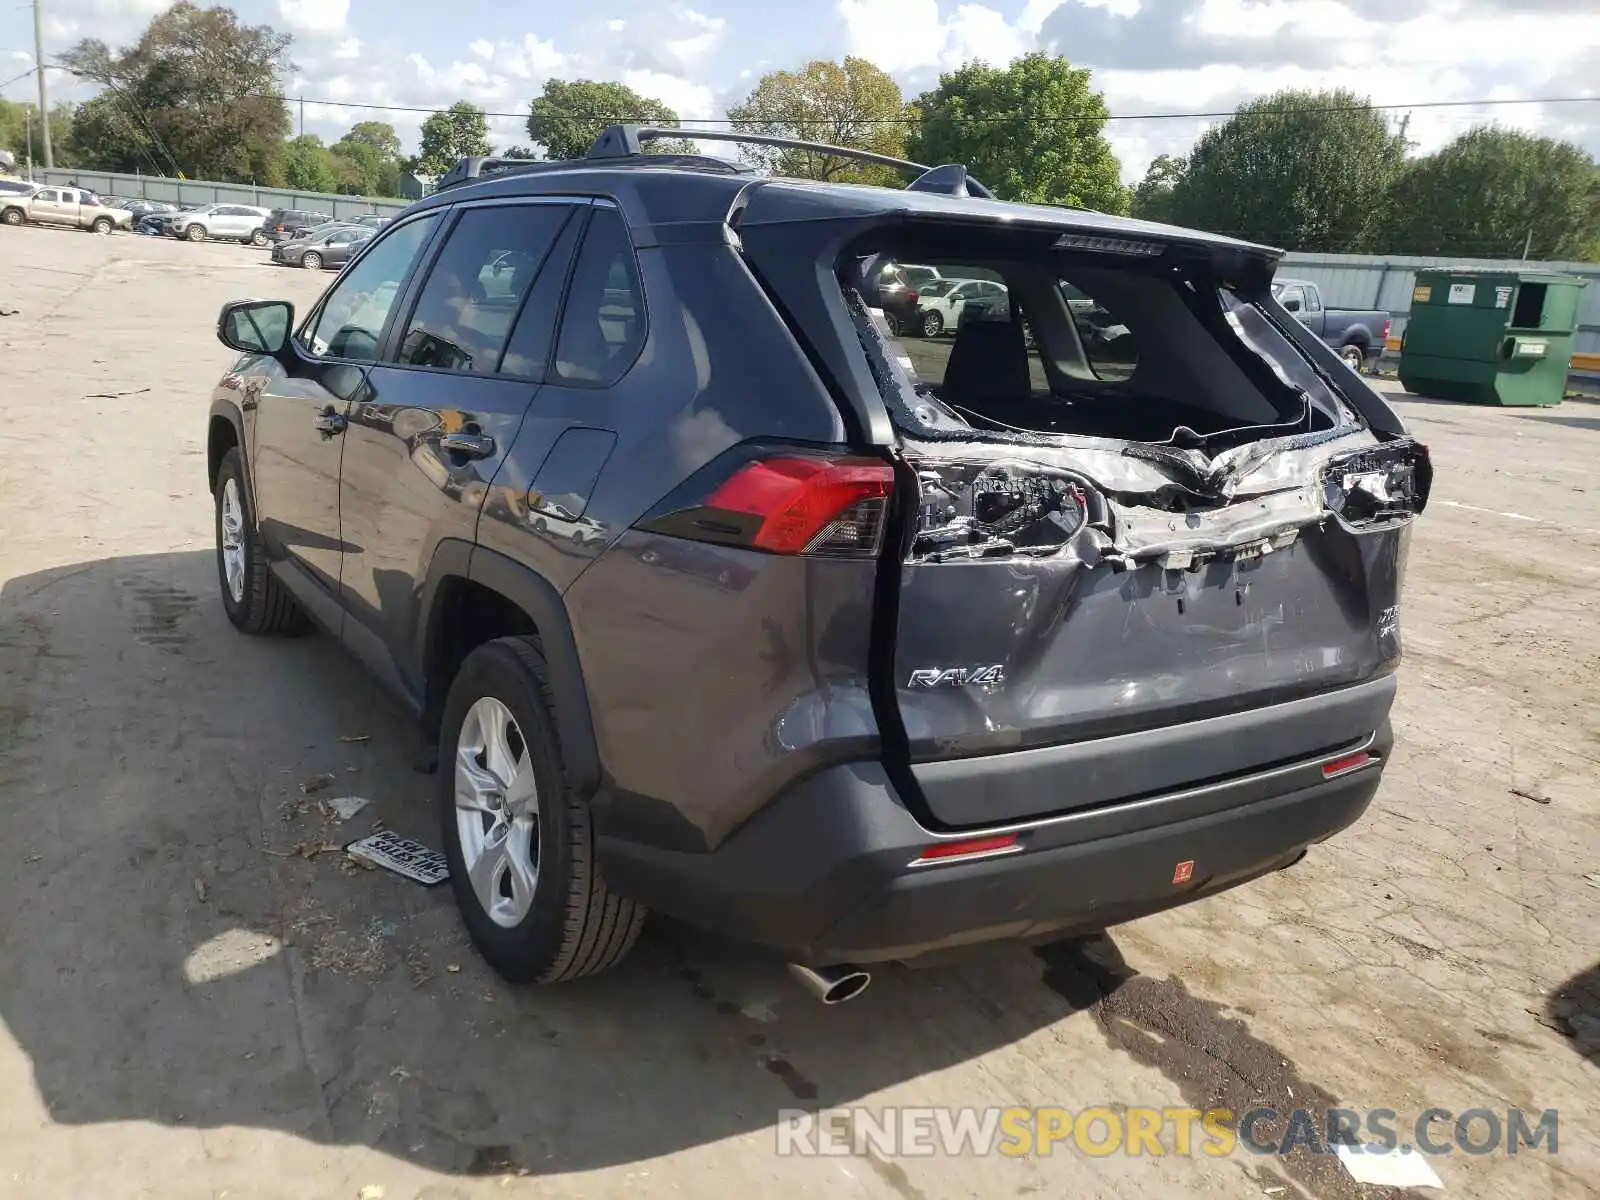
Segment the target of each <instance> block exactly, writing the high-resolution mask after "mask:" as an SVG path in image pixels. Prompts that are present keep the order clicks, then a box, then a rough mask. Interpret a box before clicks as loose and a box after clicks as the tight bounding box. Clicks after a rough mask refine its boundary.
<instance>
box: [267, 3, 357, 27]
mask: <svg viewBox="0 0 1600 1200" xmlns="http://www.w3.org/2000/svg"><path fill="white" fill-rule="evenodd" d="M278 15H279V16H280V17H282V18H283V20H284V22H285V23H286V24H288V25H289V27H290V28H292V29H299V30H304V31H306V32H308V33H338V32H339V31H340V30H342V29H343V28H344V24H345V21H346V20H347V19H348V18H349V16H350V0H278Z"/></svg>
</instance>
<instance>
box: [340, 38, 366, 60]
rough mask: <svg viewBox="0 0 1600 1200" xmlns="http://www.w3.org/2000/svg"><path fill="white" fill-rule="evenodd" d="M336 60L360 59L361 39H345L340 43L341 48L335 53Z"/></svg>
mask: <svg viewBox="0 0 1600 1200" xmlns="http://www.w3.org/2000/svg"><path fill="white" fill-rule="evenodd" d="M333 56H334V57H335V58H360V57H361V39H360V38H358V37H353V38H345V39H344V41H342V42H340V43H339V48H338V49H337V50H335V51H334V52H333Z"/></svg>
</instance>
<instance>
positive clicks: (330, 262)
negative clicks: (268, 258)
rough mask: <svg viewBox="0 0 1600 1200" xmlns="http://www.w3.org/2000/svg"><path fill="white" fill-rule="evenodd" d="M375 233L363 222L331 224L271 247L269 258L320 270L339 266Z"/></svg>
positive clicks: (307, 268) (311, 269)
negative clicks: (357, 223) (356, 223)
mask: <svg viewBox="0 0 1600 1200" xmlns="http://www.w3.org/2000/svg"><path fill="white" fill-rule="evenodd" d="M376 233H377V230H375V229H368V228H367V227H366V226H364V225H333V226H328V227H324V228H321V229H319V231H318V232H316V233H309V234H306V235H305V236H304V237H298V238H295V239H294V240H293V241H287V242H279V243H277V244H276V245H275V246H273V247H272V261H273V262H275V263H282V264H283V265H285V266H289V267H304V268H305V269H306V270H308V271H320V270H322V268H323V267H342V266H344V264H345V263H347V262H349V261H350V258H351V256H353V255H354V254H355V253H356V251H358V250H360V249H361V247H363V246H365V245H366V244H367V243H368V242H370V241H371V240H372V238H373V235H374V234H376Z"/></svg>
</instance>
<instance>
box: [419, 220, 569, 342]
mask: <svg viewBox="0 0 1600 1200" xmlns="http://www.w3.org/2000/svg"><path fill="white" fill-rule="evenodd" d="M570 213H571V209H569V208H568V207H567V206H565V205H556V204H517V205H506V206H503V207H496V208H469V209H466V210H465V211H463V212H462V214H461V217H460V219H459V220H458V221H457V222H456V224H455V227H454V228H453V229H452V230H451V231H450V236H449V238H448V239H447V240H446V241H445V244H444V248H443V249H442V250H440V251H439V256H438V257H437V258H436V259H435V260H434V263H433V267H432V269H431V270H430V271H429V272H428V280H427V282H426V283H425V284H424V285H423V288H422V294H421V296H419V297H418V299H417V305H416V308H415V309H414V310H413V311H412V314H411V321H410V323H409V324H408V325H407V327H406V332H405V336H404V337H403V338H402V339H401V342H400V356H399V361H400V362H402V363H405V364H407V365H409V366H413V367H437V368H440V369H443V370H451V371H470V372H473V373H474V374H486V373H490V372H493V371H496V370H498V369H499V365H500V354H501V351H502V350H503V349H504V348H505V344H506V339H507V337H508V336H509V335H510V333H511V326H512V323H513V322H514V321H515V320H516V318H517V313H518V311H519V310H520V309H521V307H522V302H523V300H524V299H525V298H526V296H527V294H528V289H529V288H530V287H532V286H533V281H534V279H535V277H536V276H537V275H538V273H539V268H540V267H541V266H542V265H543V264H544V260H545V257H546V255H548V254H549V252H550V248H551V246H552V245H554V243H555V240H556V237H557V235H558V234H559V233H560V232H561V226H562V225H563V224H564V223H565V222H566V220H567V218H568V216H569V215H570Z"/></svg>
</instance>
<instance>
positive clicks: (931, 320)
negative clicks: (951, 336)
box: [922, 308, 944, 338]
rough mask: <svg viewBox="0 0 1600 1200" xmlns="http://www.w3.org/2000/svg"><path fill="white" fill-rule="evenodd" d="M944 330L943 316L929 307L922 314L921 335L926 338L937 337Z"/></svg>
mask: <svg viewBox="0 0 1600 1200" xmlns="http://www.w3.org/2000/svg"><path fill="white" fill-rule="evenodd" d="M943 332H944V317H943V315H942V314H940V313H939V312H937V311H936V310H934V309H931V308H930V309H929V310H928V311H927V312H925V313H923V314H922V336H923V337H927V338H935V337H938V336H939V335H940V334H941V333H943Z"/></svg>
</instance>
